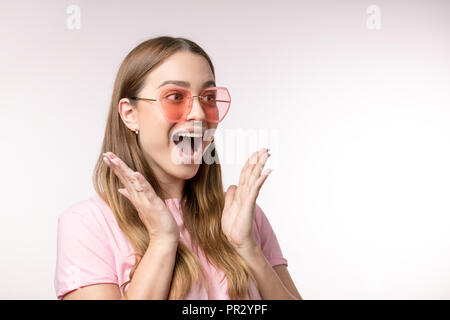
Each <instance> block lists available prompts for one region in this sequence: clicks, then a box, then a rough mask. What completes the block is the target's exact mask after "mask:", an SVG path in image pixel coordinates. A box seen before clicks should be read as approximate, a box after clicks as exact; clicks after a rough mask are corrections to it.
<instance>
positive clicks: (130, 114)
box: [119, 52, 217, 182]
mask: <svg viewBox="0 0 450 320" xmlns="http://www.w3.org/2000/svg"><path fill="white" fill-rule="evenodd" d="M166 81H183V82H185V83H186V84H185V87H186V88H187V89H189V90H190V91H191V94H192V95H194V96H197V95H199V94H200V93H201V91H202V90H203V89H204V88H205V87H211V86H215V82H214V81H215V79H214V75H213V73H212V71H211V68H210V67H209V64H208V62H207V61H206V59H205V58H204V57H202V56H200V55H198V54H193V53H190V52H177V53H175V54H173V55H172V56H170V57H169V58H167V59H166V60H165V61H164V62H163V63H162V64H160V65H159V66H157V67H156V68H155V69H153V70H152V71H151V72H150V73H149V74H148V75H147V77H146V79H145V83H144V87H143V88H142V90H141V91H140V92H139V93H138V94H137V96H138V97H140V98H150V99H158V98H159V92H160V90H161V89H162V88H165V87H168V86H173V84H165V85H163V86H161V84H163V83H164V82H166ZM178 85H180V84H178ZM160 86H161V87H160ZM135 102H137V103H135V105H136V107H133V106H132V105H131V104H130V101H129V99H126V98H124V99H121V100H120V102H119V113H120V115H121V117H122V120H123V121H124V123H125V124H126V125H127V127H128V128H129V129H130V130H132V131H134V130H135V129H138V130H139V134H138V139H139V144H140V146H141V148H142V150H143V152H144V153H145V156H146V159H147V161H148V163H149V165H150V166H151V167H152V169H153V170H154V172H155V174H156V175H157V176H158V178H159V179H161V181H167V182H170V181H172V180H173V178H175V179H183V180H186V179H190V178H192V177H193V176H195V174H196V173H197V171H198V169H199V166H200V163H199V161H192V162H191V161H186V160H185V158H182V155H180V148H179V146H177V144H176V143H175V142H174V141H173V139H174V138H173V134H174V133H175V132H179V131H180V130H182V129H193V128H194V123H195V128H196V130H199V128H201V130H200V132H201V133H202V138H201V139H200V140H201V141H202V143H201V145H200V143H198V145H199V146H200V147H201V149H200V152H201V153H199V154H198V155H200V156H198V155H197V160H198V159H199V157H201V155H203V152H204V151H205V150H206V148H207V147H208V145H209V144H210V140H211V137H205V136H204V132H205V131H206V130H209V129H215V128H216V127H217V123H210V122H207V121H206V120H205V114H204V112H203V109H202V107H201V106H200V103H199V101H198V98H194V100H193V102H192V109H191V112H190V113H189V115H188V116H187V118H186V120H185V121H182V122H178V123H171V122H169V121H167V120H166V118H165V117H164V115H163V113H162V110H161V105H160V102H159V101H143V100H138V101H135ZM200 126H201V127H200ZM196 132H197V131H196ZM175 140H177V138H175ZM205 140H206V141H205ZM178 141H190V139H189V138H179V139H178ZM184 146H185V145H184ZM202 161H203V160H202Z"/></svg>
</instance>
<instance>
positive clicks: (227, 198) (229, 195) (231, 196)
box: [223, 185, 237, 211]
mask: <svg viewBox="0 0 450 320" xmlns="http://www.w3.org/2000/svg"><path fill="white" fill-rule="evenodd" d="M236 188H237V186H235V185H231V186H229V187H228V189H227V192H226V194H225V205H224V208H223V210H224V211H226V210H228V208H229V207H230V205H231V203H232V202H233V199H234V194H235V193H236Z"/></svg>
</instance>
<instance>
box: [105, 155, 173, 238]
mask: <svg viewBox="0 0 450 320" xmlns="http://www.w3.org/2000/svg"><path fill="white" fill-rule="evenodd" d="M103 156H104V157H103V160H104V161H105V163H106V164H107V165H108V166H109V167H110V168H111V169H112V170H113V172H114V173H115V174H116V176H117V177H118V178H119V180H120V181H121V182H122V184H123V185H124V186H125V189H119V190H118V191H119V192H120V193H121V194H122V195H123V196H125V197H126V198H127V199H128V200H130V202H131V203H132V204H133V205H134V206H135V208H136V210H137V212H138V214H139V218H140V219H141V221H142V223H143V224H144V225H145V227H146V228H147V230H148V233H149V236H150V241H152V240H154V241H173V242H176V243H178V240H179V239H180V230H179V228H178V225H177V223H176V221H175V219H174V217H173V216H172V213H171V212H170V211H169V209H168V208H167V206H166V204H165V202H164V201H163V200H162V199H161V198H160V197H158V195H157V194H156V192H155V190H154V189H153V187H152V186H151V185H150V183H149V182H148V181H147V180H146V179H145V178H144V176H143V175H142V174H140V173H139V172H137V171H133V170H131V169H130V168H129V167H128V166H127V165H126V163H125V162H123V161H122V160H121V159H120V158H119V157H117V156H116V155H115V154H113V153H112V152H106V153H104V154H103Z"/></svg>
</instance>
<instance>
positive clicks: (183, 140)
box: [171, 132, 203, 163]
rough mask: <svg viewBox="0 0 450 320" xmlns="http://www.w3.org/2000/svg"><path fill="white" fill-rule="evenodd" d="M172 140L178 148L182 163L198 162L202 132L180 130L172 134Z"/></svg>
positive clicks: (201, 147) (201, 144)
mask: <svg viewBox="0 0 450 320" xmlns="http://www.w3.org/2000/svg"><path fill="white" fill-rule="evenodd" d="M171 140H172V142H173V143H174V144H175V146H176V147H177V148H178V149H179V155H180V156H181V157H182V160H183V162H184V163H194V161H195V163H199V162H197V160H198V157H199V156H201V154H202V152H201V151H202V149H203V134H202V133H190V132H180V133H175V134H174V135H173V136H172V139H171Z"/></svg>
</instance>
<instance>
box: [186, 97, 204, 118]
mask: <svg viewBox="0 0 450 320" xmlns="http://www.w3.org/2000/svg"><path fill="white" fill-rule="evenodd" d="M191 119H194V120H200V121H203V120H205V112H204V111H203V108H202V106H201V105H200V101H199V97H198V96H197V97H194V98H193V101H192V108H191V112H189V114H188V116H187V118H186V120H191Z"/></svg>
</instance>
